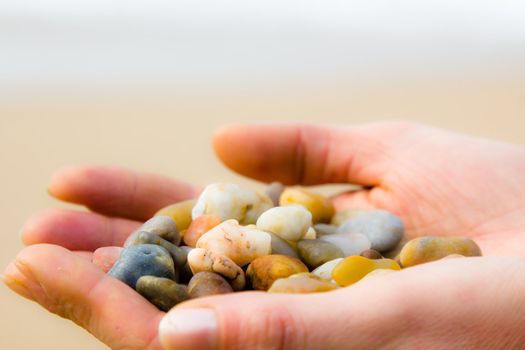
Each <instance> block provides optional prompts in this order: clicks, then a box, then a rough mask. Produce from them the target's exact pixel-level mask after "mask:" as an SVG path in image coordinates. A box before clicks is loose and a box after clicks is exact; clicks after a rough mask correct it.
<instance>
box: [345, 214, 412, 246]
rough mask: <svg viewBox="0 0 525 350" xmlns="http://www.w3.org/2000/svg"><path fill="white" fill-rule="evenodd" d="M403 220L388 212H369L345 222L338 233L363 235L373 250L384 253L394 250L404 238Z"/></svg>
mask: <svg viewBox="0 0 525 350" xmlns="http://www.w3.org/2000/svg"><path fill="white" fill-rule="evenodd" d="M403 232H404V226H403V222H402V221H401V219H400V218H399V217H397V216H395V215H394V214H392V213H390V212H388V211H386V210H367V211H363V212H361V213H359V214H357V215H356V216H355V217H353V218H351V219H349V220H348V221H346V222H344V223H343V224H342V225H341V226H340V227H339V228H338V230H337V233H361V234H363V235H365V236H366V237H367V238H368V239H369V240H370V243H371V244H372V247H371V248H372V249H375V250H377V251H379V252H383V251H386V250H389V249H392V248H394V247H395V246H396V245H397V244H398V243H399V241H401V238H403Z"/></svg>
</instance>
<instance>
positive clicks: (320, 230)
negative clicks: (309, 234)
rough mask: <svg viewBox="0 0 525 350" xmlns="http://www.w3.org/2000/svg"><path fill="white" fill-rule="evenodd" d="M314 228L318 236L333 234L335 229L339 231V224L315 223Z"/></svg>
mask: <svg viewBox="0 0 525 350" xmlns="http://www.w3.org/2000/svg"><path fill="white" fill-rule="evenodd" d="M314 229H315V232H316V233H317V237H320V236H326V235H333V234H334V233H335V231H337V226H335V225H330V224H315V225H314Z"/></svg>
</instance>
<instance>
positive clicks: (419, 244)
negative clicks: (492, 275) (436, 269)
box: [399, 236, 481, 267]
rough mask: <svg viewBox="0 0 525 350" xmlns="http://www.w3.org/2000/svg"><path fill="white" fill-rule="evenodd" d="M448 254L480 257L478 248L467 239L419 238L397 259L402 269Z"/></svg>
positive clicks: (404, 248)
mask: <svg viewBox="0 0 525 350" xmlns="http://www.w3.org/2000/svg"><path fill="white" fill-rule="evenodd" d="M450 254H461V255H463V256H481V249H480V248H479V246H478V245H477V244H476V242H474V241H473V240H471V239H470V238H467V237H432V236H429V237H419V238H415V239H413V240H411V241H408V242H407V244H405V246H404V247H403V249H401V253H399V259H400V261H401V264H402V265H403V266H404V267H408V266H414V265H418V264H423V263H426V262H430V261H435V260H438V259H441V258H444V257H446V256H447V255H450Z"/></svg>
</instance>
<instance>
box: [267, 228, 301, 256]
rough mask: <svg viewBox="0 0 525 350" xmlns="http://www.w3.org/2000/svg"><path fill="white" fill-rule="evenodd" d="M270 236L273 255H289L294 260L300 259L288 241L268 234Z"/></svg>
mask: <svg viewBox="0 0 525 350" xmlns="http://www.w3.org/2000/svg"><path fill="white" fill-rule="evenodd" d="M268 234H269V235H270V237H271V240H272V241H271V243H272V251H271V253H272V254H279V255H288V256H291V257H292V258H296V259H299V254H297V252H296V251H295V249H294V248H293V247H292V246H291V245H290V243H288V241H286V240H284V239H282V238H281V237H279V236H277V235H276V234H274V233H271V232H268Z"/></svg>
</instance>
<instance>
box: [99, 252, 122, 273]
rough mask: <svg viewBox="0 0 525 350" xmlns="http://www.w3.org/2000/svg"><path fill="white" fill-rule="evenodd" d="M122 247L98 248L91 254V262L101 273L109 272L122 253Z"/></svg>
mask: <svg viewBox="0 0 525 350" xmlns="http://www.w3.org/2000/svg"><path fill="white" fill-rule="evenodd" d="M123 249H124V248H122V247H100V248H98V249H97V250H95V251H94V252H93V257H92V262H93V264H95V265H96V266H98V267H99V268H100V269H101V270H102V271H104V272H108V271H109V270H111V268H112V267H113V265H114V264H115V261H117V260H118V258H119V256H120V254H121V253H122V250H123Z"/></svg>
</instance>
